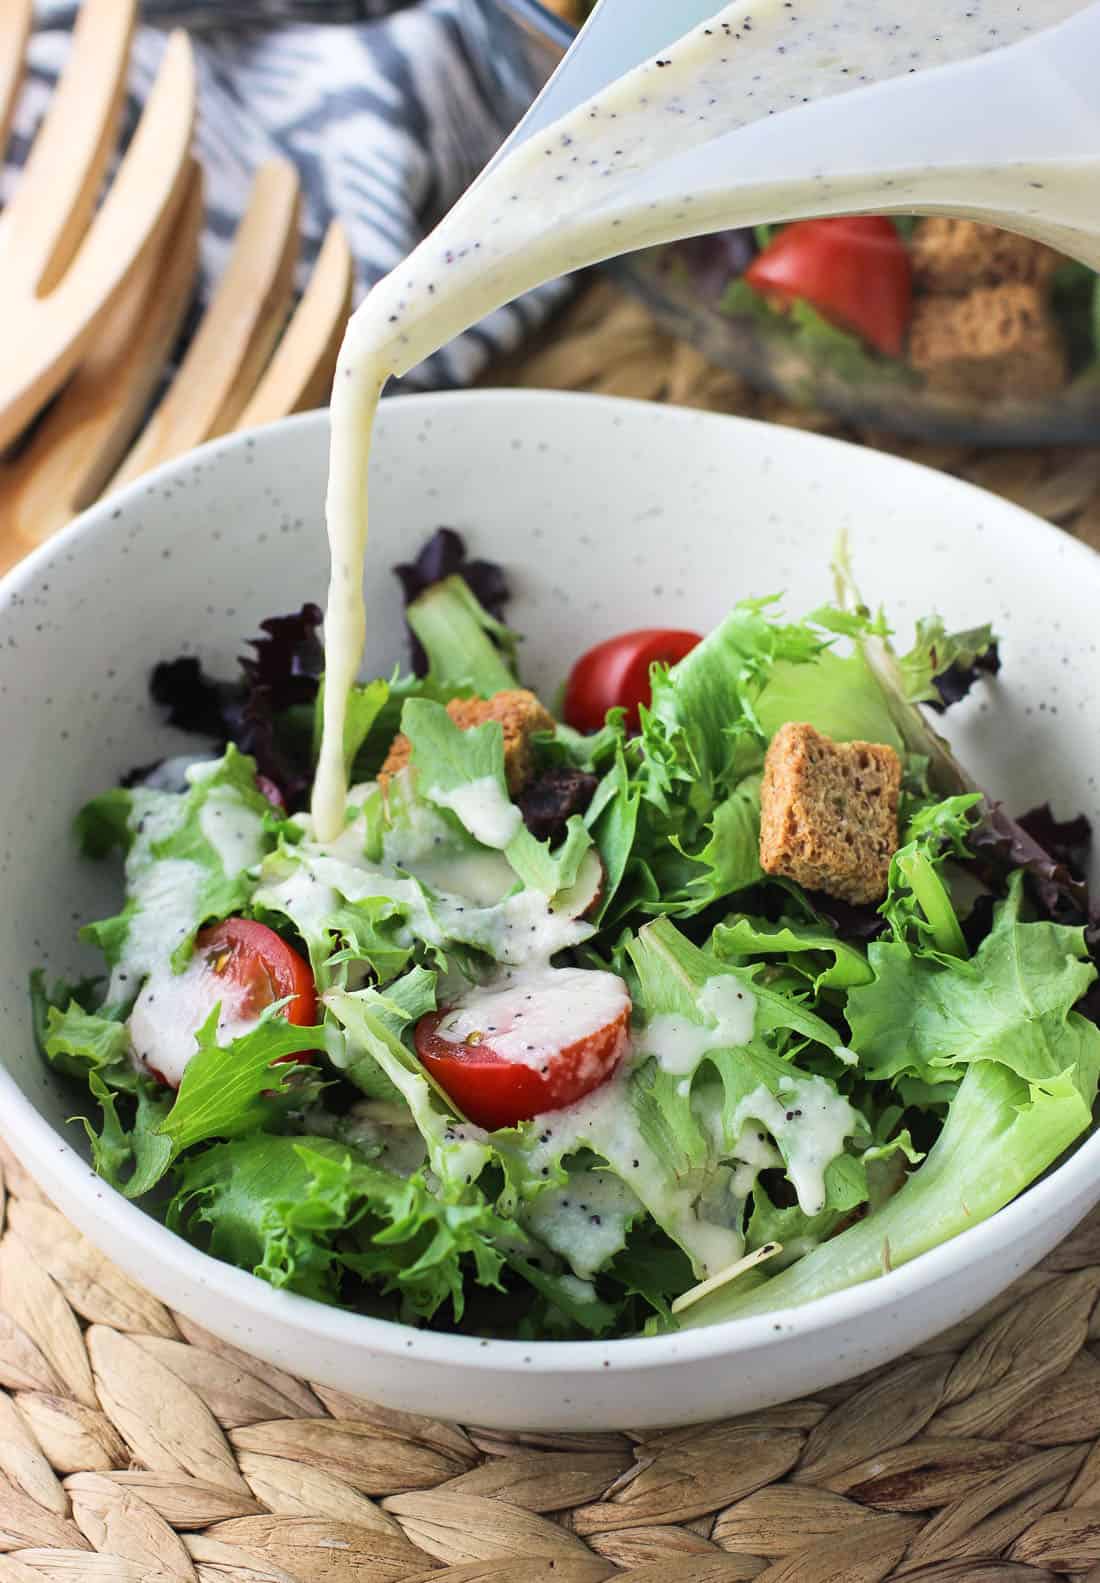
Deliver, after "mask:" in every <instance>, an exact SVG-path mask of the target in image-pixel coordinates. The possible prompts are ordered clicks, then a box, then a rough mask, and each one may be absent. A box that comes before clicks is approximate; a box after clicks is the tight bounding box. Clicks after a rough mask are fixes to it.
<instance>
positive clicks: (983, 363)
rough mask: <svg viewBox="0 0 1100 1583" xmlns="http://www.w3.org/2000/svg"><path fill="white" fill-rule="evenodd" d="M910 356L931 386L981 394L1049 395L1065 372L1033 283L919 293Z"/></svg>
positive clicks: (1049, 316)
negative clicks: (951, 294) (947, 293)
mask: <svg viewBox="0 0 1100 1583" xmlns="http://www.w3.org/2000/svg"><path fill="white" fill-rule="evenodd" d="M909 361H910V363H911V364H912V366H913V367H914V368H915V369H917V370H919V371H920V372H921V373H922V374H924V376H925V378H926V380H927V382H928V385H929V388H930V389H932V390H940V391H943V392H944V393H945V394H951V395H956V396H966V397H971V398H974V399H976V400H985V401H1009V400H1013V399H1016V400H1024V399H1034V398H1037V397H1040V396H1048V395H1050V394H1052V393H1053V392H1054V391H1056V390H1060V389H1061V388H1062V386H1063V385H1064V384H1065V383H1066V380H1067V378H1068V368H1067V364H1066V349H1065V344H1064V342H1063V340H1062V334H1061V331H1060V330H1059V328H1058V324H1057V321H1056V320H1055V318H1054V315H1053V313H1052V312H1051V311H1050V309H1049V308H1048V307H1047V305H1046V303H1045V302H1044V300H1043V297H1042V294H1041V293H1040V291H1039V288H1038V287H1037V286H980V287H978V288H976V289H975V290H974V291H971V292H968V293H967V295H966V296H965V297H918V299H917V301H916V303H915V304H914V308H913V321H912V324H911V326H910V329H909Z"/></svg>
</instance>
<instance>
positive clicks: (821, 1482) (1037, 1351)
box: [0, 1150, 1100, 1583]
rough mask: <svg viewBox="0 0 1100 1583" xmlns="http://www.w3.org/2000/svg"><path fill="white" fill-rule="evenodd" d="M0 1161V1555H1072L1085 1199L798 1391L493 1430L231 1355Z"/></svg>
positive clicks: (318, 1580) (755, 1558)
mask: <svg viewBox="0 0 1100 1583" xmlns="http://www.w3.org/2000/svg"><path fill="white" fill-rule="evenodd" d="M0 1172H2V1177H0V1182H6V1189H7V1203H6V1209H5V1207H4V1196H5V1195H4V1186H3V1185H0V1225H2V1226H3V1236H2V1239H0V1386H2V1387H3V1389H0V1583H41V1580H42V1579H43V1578H46V1579H57V1580H58V1583H61V1580H65V1583H83V1580H85V1579H86V1580H89V1583H184V1580H189V1583H196V1580H199V1583H401V1580H405V1579H420V1578H427V1577H431V1578H433V1579H434V1580H436V1583H475V1580H476V1583H491V1580H499V1583H599V1580H600V1579H603V1578H608V1577H612V1576H614V1577H617V1578H622V1579H623V1583H734V1580H737V1579H741V1578H757V1577H758V1578H760V1579H761V1580H763V1583H880V1580H882V1579H893V1578H907V1579H911V1580H912V1583H1050V1580H1052V1579H1054V1578H1057V1577H1060V1576H1063V1575H1067V1574H1069V1575H1080V1574H1086V1576H1087V1577H1089V1578H1094V1577H1096V1576H1100V1362H1098V1361H1097V1358H1096V1356H1095V1350H1094V1349H1095V1343H1096V1342H1097V1341H1100V1308H1098V1306H1097V1297H1098V1294H1100V1262H1098V1261H1100V1215H1094V1216H1093V1217H1092V1218H1091V1219H1090V1220H1088V1221H1086V1222H1085V1223H1084V1224H1083V1225H1082V1226H1081V1227H1079V1229H1078V1230H1077V1231H1076V1232H1075V1233H1074V1235H1073V1236H1072V1237H1070V1238H1069V1240H1068V1241H1067V1242H1065V1243H1063V1245H1062V1247H1061V1248H1059V1249H1058V1251H1057V1252H1056V1253H1055V1254H1053V1255H1052V1256H1051V1257H1050V1258H1048V1259H1047V1260H1046V1261H1045V1262H1044V1263H1043V1264H1042V1265H1040V1266H1039V1268H1038V1269H1037V1270H1034V1271H1032V1272H1031V1273H1030V1274H1028V1275H1026V1276H1024V1277H1023V1279H1022V1280H1020V1281H1018V1282H1017V1283H1016V1285H1015V1286H1013V1287H1011V1288H1010V1289H1009V1290H1008V1291H1007V1292H1005V1293H1004V1294H1003V1295H1002V1296H1001V1297H1000V1298H998V1300H997V1301H996V1303H994V1304H993V1305H991V1306H990V1307H989V1308H987V1309H986V1310H985V1311H984V1312H983V1313H981V1314H980V1315H978V1316H977V1317H975V1318H974V1319H972V1320H970V1321H968V1322H967V1323H965V1324H962V1325H959V1326H957V1327H956V1328H955V1329H954V1330H952V1331H951V1332H949V1333H948V1334H946V1335H944V1336H941V1337H940V1338H939V1339H938V1340H937V1341H934V1342H931V1343H929V1344H928V1345H927V1346H925V1347H922V1348H920V1349H919V1350H918V1351H917V1352H915V1353H913V1354H912V1355H911V1356H910V1357H908V1358H906V1359H904V1360H903V1361H902V1362H899V1363H894V1364H890V1365H888V1366H887V1367H885V1368H883V1369H880V1370H878V1371H877V1372H876V1373H874V1374H873V1375H866V1376H864V1377H863V1379H861V1380H858V1381H855V1382H853V1383H851V1384H848V1385H842V1386H837V1387H835V1388H833V1389H832V1390H828V1391H822V1392H821V1393H820V1394H819V1395H818V1396H817V1397H815V1398H814V1399H813V1400H804V1401H800V1402H794V1403H792V1404H790V1405H789V1406H786V1407H778V1408H772V1409H770V1410H768V1411H766V1412H759V1413H753V1414H751V1415H749V1416H747V1417H744V1418H736V1419H730V1420H728V1421H727V1422H725V1423H718V1424H710V1425H707V1426H706V1427H703V1428H697V1429H679V1430H665V1431H660V1432H656V1433H653V1434H649V1435H646V1434H639V1435H636V1436H633V1435H621V1434H602V1435H554V1434H503V1433H501V1432H500V1431H498V1430H480V1429H477V1428H474V1427H468V1428H465V1429H459V1428H456V1427H454V1426H452V1425H448V1424H442V1423H435V1422H432V1421H430V1420H428V1419H419V1418H412V1417H410V1416H408V1415H406V1414H403V1413H395V1412H389V1411H385V1410H382V1409H380V1408H378V1407H375V1406H372V1405H371V1404H369V1403H368V1402H364V1401H358V1400H356V1399H355V1398H353V1397H350V1396H347V1395H345V1394H343V1393H342V1392H340V1391H332V1390H327V1389H325V1388H324V1387H323V1386H320V1385H310V1384H307V1383H306V1382H305V1381H303V1380H298V1379H292V1378H291V1377H290V1376H289V1375H286V1374H282V1373H280V1371H279V1370H277V1369H273V1368H271V1367H270V1366H268V1365H266V1364H260V1363H257V1362H255V1361H253V1360H252V1359H250V1358H248V1357H246V1356H245V1355H244V1354H242V1353H240V1352H237V1351H235V1350H234V1349H233V1348H231V1347H228V1346H225V1345H224V1344H223V1343H221V1342H219V1341H217V1340H216V1339H215V1338H214V1337H213V1336H211V1335H208V1334H207V1333H206V1332H205V1331H203V1330H202V1329H201V1328H200V1327H199V1326H198V1325H196V1324H194V1323H192V1322H191V1321H190V1320H188V1319H185V1318H184V1317H183V1316H182V1315H180V1314H173V1313H170V1312H169V1311H168V1309H166V1308H165V1307H163V1306H162V1304H160V1303H159V1302H157V1301H156V1299H155V1298H153V1297H150V1296H149V1295H148V1293H146V1292H144V1291H142V1290H141V1288H140V1287H138V1286H135V1285H134V1284H133V1282H132V1281H130V1280H128V1279H127V1278H126V1277H125V1276H124V1275H122V1274H121V1273H120V1272H119V1271H118V1270H117V1269H115V1268H114V1266H113V1265H111V1264H110V1263H109V1262H108V1261H107V1260H106V1259H105V1258H103V1256H102V1255H101V1254H99V1253H97V1252H96V1250H95V1249H94V1248H93V1247H92V1245H91V1244H90V1243H89V1242H87V1241H85V1240H84V1239H83V1238H82V1237H81V1236H80V1235H79V1234H78V1233H77V1232H75V1231H74V1230H73V1229H72V1227H71V1226H70V1225H69V1224H68V1223H67V1222H66V1221H65V1219H64V1217H63V1216H62V1215H60V1214H59V1213H58V1212H57V1210H55V1209H54V1208H52V1207H51V1206H50V1205H49V1203H48V1202H47V1201H46V1199H45V1198H43V1196H42V1195H41V1193H40V1192H39V1191H38V1189H37V1188H36V1187H35V1186H34V1184H33V1183H32V1182H31V1181H29V1179H28V1178H27V1177H26V1175H25V1173H24V1172H23V1171H22V1170H21V1168H20V1167H19V1166H17V1165H16V1164H15V1163H14V1161H13V1160H12V1158H11V1156H10V1155H7V1154H4V1153H3V1152H2V1150H0ZM1093 1568H1096V1569H1097V1570H1096V1571H1095V1572H1094V1571H1093V1570H1092V1569H1093Z"/></svg>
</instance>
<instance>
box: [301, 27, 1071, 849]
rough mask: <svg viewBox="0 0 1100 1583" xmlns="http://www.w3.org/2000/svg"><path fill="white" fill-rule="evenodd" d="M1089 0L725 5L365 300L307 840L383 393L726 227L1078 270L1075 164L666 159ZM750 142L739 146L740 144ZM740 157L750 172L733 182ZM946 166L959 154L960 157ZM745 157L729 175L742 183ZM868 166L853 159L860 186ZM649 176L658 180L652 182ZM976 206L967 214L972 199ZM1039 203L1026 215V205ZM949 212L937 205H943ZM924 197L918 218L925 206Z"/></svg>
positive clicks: (951, 56)
mask: <svg viewBox="0 0 1100 1583" xmlns="http://www.w3.org/2000/svg"><path fill="white" fill-rule="evenodd" d="M1084 3H1085V0H1026V3H1023V0H1017V3H1004V0H1001V3H996V0H922V3H921V4H920V5H919V6H916V5H913V4H912V0H829V3H824V0H737V3H735V4H733V5H731V6H728V7H726V8H725V9H722V10H716V15H715V16H714V18H713V19H712V21H710V22H709V23H707V24H705V25H704V26H701V27H699V28H696V29H695V30H694V31H692V32H691V33H689V34H688V35H686V36H685V37H684V38H683V39H681V40H680V41H679V42H678V43H676V44H675V45H673V46H671V47H670V48H669V49H668V50H666V51H665V52H664V54H663V55H661V56H659V57H656V58H655V59H653V60H651V61H648V62H646V63H645V64H644V65H642V66H640V67H638V68H637V69H636V70H635V71H632V72H630V73H628V74H627V75H626V76H625V77H623V78H621V79H620V80H619V81H618V82H616V83H613V84H612V85H611V86H610V87H609V88H607V89H606V90H605V91H604V92H603V93H601V94H599V95H597V96H596V97H595V98H593V99H591V100H590V101H588V102H587V103H586V104H583V105H581V106H580V107H579V108H578V109H576V110H575V111H573V112H572V113H571V114H569V115H567V116H565V117H563V118H562V119H561V120H560V121H558V122H556V123H554V124H553V125H552V126H550V127H548V128H545V129H544V130H542V131H540V132H537V133H535V134H533V135H532V136H531V138H530V139H529V140H528V141H527V142H524V143H521V144H520V145H519V146H518V147H517V148H515V149H514V150H513V151H511V152H510V153H507V154H506V155H505V156H504V157H503V158H502V159H501V160H500V161H499V162H498V163H497V164H496V165H495V166H493V167H492V168H490V170H489V171H487V172H486V173H485V174H484V175H483V176H482V177H481V178H480V179H479V180H478V181H477V182H476V183H475V184H474V186H473V187H472V188H471V190H470V191H469V192H468V193H467V195H466V197H465V198H464V199H463V200H462V202H461V203H460V204H459V205H458V206H457V207H456V209H455V210H454V211H453V212H452V213H451V214H450V215H449V216H447V217H446V218H445V219H444V221H443V222H442V223H441V224H440V225H439V226H438V227H437V228H436V230H435V231H434V232H433V233H432V234H431V236H429V237H428V238H427V239H426V241H425V242H424V243H422V244H421V246H420V247H419V248H417V249H416V251H415V252H414V253H413V254H412V255H411V256H410V257H409V258H408V259H407V260H406V261H405V262H404V263H403V264H401V265H400V266H399V267H398V268H397V269H396V270H394V271H393V273H392V274H390V275H389V276H387V277H386V278H385V279H384V280H383V281H381V282H379V284H378V285H377V286H375V287H374V288H373V290H372V291H371V292H370V294H369V296H368V297H367V299H366V301H365V302H364V303H363V304H362V306H361V307H360V308H359V310H358V312H357V313H356V314H355V316H354V317H353V319H352V321H351V323H350V324H349V326H348V330H347V334H346V336H345V339H344V344H343V347H342V349H341V353H340V360H339V366H338V368H337V373H336V380H335V384H334V388H333V395H332V450H331V458H330V469H329V485H328V498H327V516H328V531H329V540H330V547H331V562H332V564H331V578H330V586H329V596H328V608H327V614H326V621H325V642H326V651H327V660H326V665H327V671H326V675H327V680H326V687H325V710H324V733H323V741H322V748H321V757H320V763H319V766H318V773H317V779H316V782H315V786H314V794H313V809H314V816H315V820H316V824H317V830H318V833H319V834H320V835H321V836H322V837H327V838H331V837H332V836H333V835H334V834H336V833H337V832H338V831H339V829H340V828H341V826H342V824H343V821H344V816H345V802H346V795H347V783H346V775H345V766H344V756H343V736H344V717H345V712H346V706H347V695H348V691H349V689H350V687H351V684H352V682H353V681H354V679H355V675H356V672H357V670H358V666H359V663H360V658H361V653H362V647H363V639H364V635H365V628H366V621H365V614H364V606H363V586H362V585H363V563H364V556H365V549H366V541H367V473H368V463H369V456H370V436H371V430H372V427H373V423H374V417H375V412H376V408H377V403H378V399H379V397H380V395H381V392H382V388H383V386H384V384H385V382H386V380H387V379H388V378H389V377H390V376H392V375H398V376H399V375H401V374H404V373H407V372H408V370H409V369H410V368H412V367H413V366H415V364H416V363H418V362H420V361H421V360H422V359H423V358H424V357H426V356H428V355H429V354H430V353H432V352H433V351H436V350H437V349H438V348H439V347H441V346H442V345H444V344H445V343H446V342H447V341H448V340H449V339H451V337H452V336H454V335H456V334H458V333H459V332H460V331H462V330H464V329H465V328H467V327H468V326H469V325H470V324H472V323H474V322H475V321H476V320H477V319H479V318H480V317H482V316H483V315H484V314H486V313H488V312H490V311H491V310H493V309H494V308H497V307H499V306H501V305H502V304H503V303H505V302H508V301H510V300H512V299H513V298H514V297H516V296H518V295H519V294H520V293H521V292H523V291H525V290H527V289H529V288H530V287H532V286H534V285H536V284H538V283H539V282H540V281H542V280H545V279H548V278H550V277H552V276H555V275H559V274H563V273H566V272H568V271H570V270H573V269H576V268H579V267H581V266H582V265H587V264H592V263H596V262H598V261H599V260H601V259H603V258H607V257H610V256H613V255H615V254H619V253H624V252H627V251H630V250H632V249H635V248H639V247H644V246H649V245H652V244H654V243H656V242H660V241H671V240H674V239H675V238H677V237H681V236H688V235H694V234H699V233H700V232H703V231H706V230H711V229H717V228H719V227H723V226H734V225H745V224H751V223H754V222H759V221H777V220H784V219H794V218H798V217H800V216H805V215H810V214H822V213H830V212H832V213H838V212H843V211H844V210H845V209H853V208H856V209H863V210H865V211H867V210H871V211H885V212H890V211H893V212H895V213H896V212H904V211H906V210H919V209H921V208H922V207H925V208H932V209H936V210H944V209H947V210H952V209H953V210H954V211H956V212H960V211H961V212H971V213H974V212H980V213H981V214H982V216H983V217H986V218H990V219H996V218H997V216H998V214H999V213H1001V212H1003V213H1004V214H1006V215H1008V216H1013V217H1014V219H1013V223H1014V224H1015V225H1016V226H1017V228H1019V227H1020V226H1023V227H1025V228H1027V229H1029V230H1030V231H1031V233H1032V234H1034V235H1038V236H1042V237H1044V238H1045V239H1047V240H1050V241H1052V242H1054V243H1055V245H1058V246H1061V247H1064V248H1066V249H1067V250H1069V251H1071V252H1072V251H1076V252H1078V253H1080V252H1083V251H1086V252H1087V250H1088V249H1087V247H1086V245H1085V242H1086V240H1087V238H1088V236H1089V234H1090V232H1091V233H1092V234H1093V235H1094V234H1095V229H1096V221H1095V218H1094V213H1095V209H1096V204H1097V198H1098V183H1097V175H1096V171H1095V167H1094V165H1092V164H1086V163H1084V162H1082V164H1081V165H1080V167H1079V168H1075V167H1074V166H1073V163H1072V162H1066V161H1063V162H1060V163H1059V164H1057V165H1053V166H1052V165H1051V164H1049V163H1048V164H1044V165H1042V166H1041V167H1032V166H1029V165H1026V164H1024V163H1022V162H1018V163H1016V164H1015V165H1013V166H1011V167H1010V168H1007V169H1002V170H990V171H988V172H987V171H985V170H982V169H980V168H979V169H977V170H976V169H975V167H973V166H971V167H970V168H969V169H968V168H967V167H966V166H965V165H964V164H963V163H962V161H961V160H960V163H959V165H958V167H957V168H956V169H954V170H953V171H951V172H950V173H945V172H943V171H942V170H938V169H936V168H931V169H930V168H929V167H928V161H927V160H926V159H922V158H921V157H920V150H919V148H917V149H915V151H914V162H913V166H912V168H909V169H905V170H899V171H897V172H895V173H894V174H893V175H888V176H884V175H882V174H881V173H880V174H877V175H876V176H874V177H869V176H867V175H866V174H856V175H854V176H853V175H852V174H851V166H850V165H849V166H847V167H845V166H841V167H837V168H830V167H829V166H828V164H827V162H826V161H824V160H823V158H822V157H821V154H820V150H819V149H818V147H817V146H816V143H815V140H814V139H813V137H812V136H807V138H806V141H805V145H804V146H805V160H804V168H803V170H802V171H801V172H800V173H799V175H798V178H797V179H790V178H789V177H786V176H783V175H777V174H775V173H774V172H773V173H772V174H771V175H768V174H767V170H768V161H767V157H766V155H767V152H768V150H769V149H770V148H771V147H772V146H773V145H774V139H773V140H772V142H771V143H765V141H764V138H763V136H760V137H758V138H757V139H756V142H757V143H758V144H759V145H760V152H759V159H760V165H761V168H762V169H763V170H764V172H765V175H764V177H763V179H760V180H757V181H755V182H753V181H751V180H749V181H746V180H744V179H741V180H740V181H736V182H733V181H731V182H730V184H729V185H727V186H725V187H723V188H722V189H721V190H711V191H706V192H698V191H687V190H685V186H684V183H683V181H681V180H678V179H677V178H676V171H675V160H676V158H677V156H679V155H682V154H684V153H686V152H688V151H690V150H693V149H697V148H699V147H700V146H702V145H705V144H708V143H715V142H717V141H718V140H721V139H723V138H726V137H730V136H731V134H733V133H737V132H738V131H740V130H742V129H744V128H747V127H750V126H753V125H756V126H757V128H758V130H760V127H759V124H760V123H763V122H764V121H766V120H767V119H768V118H769V117H772V116H775V115H778V114H780V113H782V112H784V111H789V110H793V111H795V112H798V111H799V110H800V109H801V108H802V107H803V106H806V105H813V104H814V103H816V102H817V101H821V100H825V99H828V98H831V97H835V96H838V95H842V94H845V93H847V92H850V91H851V90H853V89H857V88H861V87H865V86H867V85H870V84H875V83H881V82H885V81H887V80H889V79H891V78H896V77H899V76H902V75H908V74H910V73H913V72H915V71H921V70H924V69H926V68H929V67H934V66H941V65H948V64H951V63H953V62H958V61H963V60H967V59H971V58H973V57H976V56H979V55H982V54H986V53H988V52H990V51H992V50H996V49H999V48H1001V47H1002V46H1004V45H1008V44H1012V43H1016V42H1018V41H1019V40H1021V39H1023V38H1024V37H1026V36H1027V35H1028V34H1029V33H1030V32H1034V31H1037V30H1039V29H1041V28H1045V27H1049V26H1051V25H1053V24H1055V23H1058V22H1061V21H1064V20H1065V19H1066V18H1068V17H1070V16H1072V15H1073V14H1074V13H1075V12H1077V11H1079V10H1081V9H1082V8H1083V5H1084ZM748 141H749V142H751V140H748ZM746 155H748V156H749V159H750V163H748V164H747V165H746V162H745V160H746ZM960 155H963V156H964V155H965V151H963V150H960ZM751 158H752V156H751V155H750V153H749V148H748V146H747V144H746V141H745V140H742V142H736V141H733V142H731V145H730V150H729V160H728V164H727V165H726V168H728V169H729V170H731V171H735V172H741V171H743V170H745V169H748V170H749V172H750V173H751V170H752V169H753V168H754V166H753V164H752V163H751ZM864 163H865V160H864V159H863V158H860V157H858V156H857V158H856V160H855V169H856V170H857V171H860V170H861V169H862V167H863V165H864ZM662 167H663V169H664V171H665V173H666V177H667V178H668V179H666V180H665V181H664V182H662V177H661V172H662ZM979 187H980V188H982V189H983V190H985V191H986V192H988V201H986V202H983V204H982V207H981V209H980V211H975V210H974V208H973V195H974V192H975V190H976V189H978V188H979ZM1040 189H1041V190H1042V196H1041V198H1040V197H1039V191H1040ZM954 191H957V192H958V194H959V200H958V202H956V203H953V202H952V198H953V192H954ZM922 197H923V203H922Z"/></svg>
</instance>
